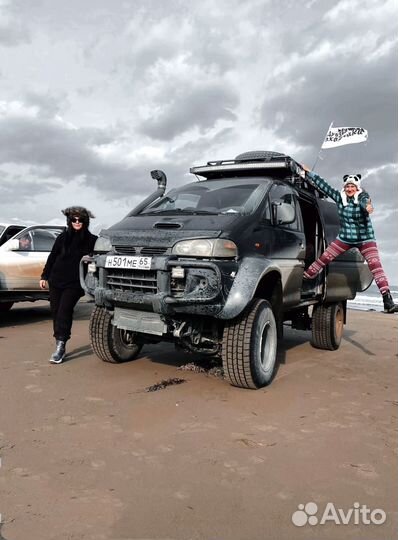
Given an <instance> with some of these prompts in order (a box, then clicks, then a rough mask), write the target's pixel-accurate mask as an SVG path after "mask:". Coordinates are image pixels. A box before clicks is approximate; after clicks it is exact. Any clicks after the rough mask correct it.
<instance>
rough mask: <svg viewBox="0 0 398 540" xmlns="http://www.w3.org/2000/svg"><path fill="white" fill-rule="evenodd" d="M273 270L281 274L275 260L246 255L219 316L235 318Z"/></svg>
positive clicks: (220, 317) (221, 317)
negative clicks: (262, 280) (263, 279)
mask: <svg viewBox="0 0 398 540" xmlns="http://www.w3.org/2000/svg"><path fill="white" fill-rule="evenodd" d="M272 271H276V272H278V273H279V274H280V268H279V267H278V266H277V265H276V264H275V262H274V261H271V260H270V259H266V258H264V257H260V256H257V257H245V258H244V259H243V260H242V262H241V264H240V267H239V270H238V272H237V274H236V277H235V280H234V283H233V285H232V287H231V290H230V291H229V295H228V298H227V301H226V302H225V306H224V308H223V309H222V311H221V312H220V313H219V314H218V315H217V318H219V319H234V318H235V317H237V316H238V315H239V313H241V312H242V311H243V310H244V309H245V307H246V306H247V304H248V303H249V302H250V300H251V299H252V298H253V296H254V293H255V291H256V289H257V286H258V284H259V283H260V281H261V279H262V278H263V276H265V275H266V274H268V273H269V272H272Z"/></svg>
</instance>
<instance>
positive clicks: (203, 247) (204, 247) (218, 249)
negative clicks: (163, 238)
mask: <svg viewBox="0 0 398 540" xmlns="http://www.w3.org/2000/svg"><path fill="white" fill-rule="evenodd" d="M172 252H173V254H174V255H179V256H180V257H221V258H232V257H237V256H238V248H237V247H236V244H234V242H231V240H224V239H222V238H217V239H215V240H214V239H210V238H201V239H198V240H182V241H181V242H177V244H175V245H174V247H173V251H172Z"/></svg>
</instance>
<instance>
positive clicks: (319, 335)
mask: <svg viewBox="0 0 398 540" xmlns="http://www.w3.org/2000/svg"><path fill="white" fill-rule="evenodd" d="M343 330H344V309H343V305H342V303H341V302H336V303H334V304H328V305H322V304H321V305H319V306H315V307H314V312H313V314H312V337H311V345H312V346H313V347H316V348H317V349H326V350H329V351H335V350H336V349H338V348H339V347H340V343H341V338H342V337H343Z"/></svg>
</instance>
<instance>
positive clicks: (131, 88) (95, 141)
mask: <svg viewBox="0 0 398 540" xmlns="http://www.w3.org/2000/svg"><path fill="white" fill-rule="evenodd" d="M397 12H398V9H397V3H396V1H394V0H391V1H388V0H333V1H332V0H302V1H301V2H300V1H297V0H246V1H245V2H242V0H217V1H215V0H167V1H165V0H112V1H110V0H67V1H65V0H0V88H1V90H0V221H13V220H28V221H29V222H52V223H54V222H57V221H58V222H60V223H63V221H62V215H61V214H60V210H61V208H64V207H65V206H68V205H70V204H82V205H86V206H87V207H89V208H90V209H91V210H92V211H93V212H94V213H95V214H96V216H97V219H96V220H95V226H94V231H97V230H98V229H100V228H102V227H106V226H108V225H111V224H112V223H114V222H116V221H118V220H119V219H120V218H121V217H123V216H124V215H125V214H126V213H127V212H128V211H129V210H130V209H131V208H132V207H133V206H134V205H135V204H136V203H137V202H138V201H139V200H140V199H142V198H143V196H145V195H147V194H148V193H149V192H150V191H152V190H153V188H154V182H153V180H151V178H150V175H149V171H150V170H151V169H154V168H160V169H163V170H164V171H165V172H166V174H167V176H168V179H169V187H171V186H175V185H178V184H181V183H183V182H186V181H187V180H188V179H189V176H190V175H189V173H188V170H189V167H190V166H192V165H194V164H203V163H204V162H206V161H209V160H215V159H230V158H233V157H234V156H235V155H237V154H238V153H241V152H244V151H247V150H258V149H264V150H276V151H280V152H284V153H287V154H290V155H292V156H293V157H294V158H295V159H296V160H298V161H300V162H304V163H307V164H308V165H310V166H312V165H313V164H314V162H315V160H316V157H317V155H318V152H319V148H320V145H321V143H322V141H323V138H324V136H325V133H326V131H327V128H328V127H329V125H330V123H331V122H332V121H333V122H334V125H335V126H359V127H364V128H366V129H367V130H368V131H369V139H368V142H367V143H362V144H356V145H349V146H343V147H339V148H333V149H330V150H323V151H322V155H321V158H322V159H320V160H319V161H318V163H317V166H316V169H315V170H316V172H318V173H319V174H321V175H322V176H324V177H325V178H327V179H328V180H329V181H330V182H331V183H332V184H333V185H334V186H336V187H339V186H340V184H341V178H342V176H343V174H346V173H352V172H353V173H356V172H360V173H361V174H362V176H363V178H364V180H363V184H364V186H365V187H366V188H367V189H368V190H369V191H370V193H371V196H372V200H373V204H374V206H375V213H374V214H373V223H374V227H375V230H376V235H377V239H378V243H379V248H380V250H381V253H382V257H383V261H384V265H385V268H386V270H387V271H388V273H389V276H390V280H391V281H392V282H393V283H395V284H398V270H397V269H398V240H397V232H396V231H397V227H396V225H397V207H398V195H397V187H396V186H397V160H396V157H397V148H398V144H397V143H398V129H397V79H396V61H397V26H396V19H397V15H398V13H397Z"/></svg>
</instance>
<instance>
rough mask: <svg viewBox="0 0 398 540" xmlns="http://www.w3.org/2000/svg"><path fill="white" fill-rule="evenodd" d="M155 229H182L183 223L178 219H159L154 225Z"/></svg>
mask: <svg viewBox="0 0 398 540" xmlns="http://www.w3.org/2000/svg"><path fill="white" fill-rule="evenodd" d="M153 227H154V228H155V229H181V227H182V223H177V222H176V221H158V222H157V223H155V224H154V226H153Z"/></svg>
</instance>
